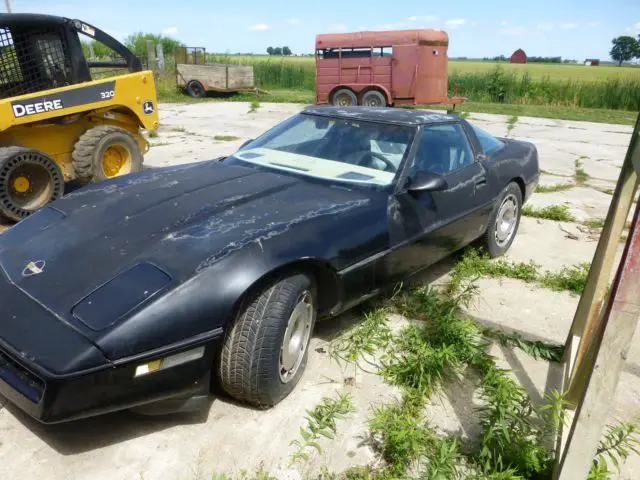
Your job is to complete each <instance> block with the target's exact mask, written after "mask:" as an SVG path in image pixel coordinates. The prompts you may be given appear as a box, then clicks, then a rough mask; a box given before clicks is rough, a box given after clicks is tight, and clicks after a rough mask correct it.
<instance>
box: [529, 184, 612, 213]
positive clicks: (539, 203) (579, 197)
mask: <svg viewBox="0 0 640 480" xmlns="http://www.w3.org/2000/svg"><path fill="white" fill-rule="evenodd" d="M530 203H531V205H532V206H534V207H538V208H540V207H548V206H550V205H566V206H567V207H569V211H570V212H571V213H572V214H573V215H574V216H575V217H576V218H577V219H578V220H587V219H589V218H605V217H606V215H607V212H608V211H609V205H610V204H611V195H607V194H606V193H602V192H599V191H597V190H594V189H592V188H588V187H583V186H581V187H575V188H572V189H571V190H566V191H563V192H551V193H540V194H536V195H534V196H533V197H532V198H531V201H530Z"/></svg>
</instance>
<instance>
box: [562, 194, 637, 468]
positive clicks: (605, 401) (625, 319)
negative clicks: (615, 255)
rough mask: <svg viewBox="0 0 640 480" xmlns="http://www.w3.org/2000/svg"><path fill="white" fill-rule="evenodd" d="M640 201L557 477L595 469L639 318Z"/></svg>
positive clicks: (594, 347)
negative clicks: (596, 455)
mask: <svg viewBox="0 0 640 480" xmlns="http://www.w3.org/2000/svg"><path fill="white" fill-rule="evenodd" d="M638 285H640V204H639V205H637V206H636V211H635V215H634V219H633V223H632V225H631V231H630V234H629V239H628V240H627V244H626V246H625V249H624V253H623V255H622V260H621V262H620V266H619V267H618V272H617V274H616V277H615V281H614V284H613V289H612V293H611V297H610V300H609V302H608V305H607V307H606V310H605V313H604V315H603V328H602V329H600V330H599V331H598V334H597V335H596V336H594V337H593V342H592V345H591V346H590V350H592V351H593V355H590V356H589V357H588V358H589V359H588V360H584V363H583V365H584V368H585V370H586V371H587V372H588V373H587V374H586V376H585V379H584V388H582V389H581V391H582V395H581V397H580V399H579V402H578V406H577V409H576V414H575V417H574V419H573V423H572V424H571V429H570V431H569V436H568V439H567V442H566V445H565V447H564V450H563V451H562V452H561V455H558V457H557V458H558V462H557V463H556V468H555V470H554V475H553V478H554V480H583V479H585V478H587V475H588V473H589V470H590V469H591V465H592V461H593V457H594V456H595V454H596V452H597V449H598V444H599V442H600V437H601V435H602V430H603V428H604V425H605V422H606V421H607V417H608V416H609V412H610V409H611V400H612V399H613V398H614V395H615V392H616V387H617V386H618V381H619V380H620V372H621V371H622V367H623V366H624V364H625V360H626V358H627V352H628V351H629V347H630V345H631V340H632V338H633V334H634V333H635V330H636V325H637V323H638V320H639V319H640V288H638Z"/></svg>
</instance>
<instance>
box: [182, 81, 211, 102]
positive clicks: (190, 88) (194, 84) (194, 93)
mask: <svg viewBox="0 0 640 480" xmlns="http://www.w3.org/2000/svg"><path fill="white" fill-rule="evenodd" d="M187 93H188V94H189V95H190V96H191V97H193V98H204V97H205V96H206V95H207V91H206V90H205V89H204V86H203V85H202V83H200V82H199V81H198V80H191V81H190V82H189V83H188V84H187Z"/></svg>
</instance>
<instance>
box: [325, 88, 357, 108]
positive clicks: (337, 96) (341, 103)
mask: <svg viewBox="0 0 640 480" xmlns="http://www.w3.org/2000/svg"><path fill="white" fill-rule="evenodd" d="M331 104H332V105H333V106H335V107H353V106H355V105H357V104H358V97H356V94H355V93H353V92H352V91H351V90H349V89H348V88H340V89H338V90H336V91H335V92H334V93H333V95H331Z"/></svg>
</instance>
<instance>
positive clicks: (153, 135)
mask: <svg viewBox="0 0 640 480" xmlns="http://www.w3.org/2000/svg"><path fill="white" fill-rule="evenodd" d="M149 138H158V132H157V131H156V130H149Z"/></svg>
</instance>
